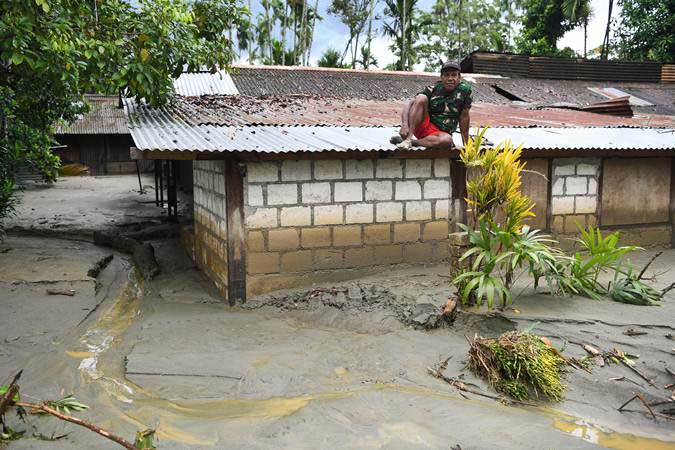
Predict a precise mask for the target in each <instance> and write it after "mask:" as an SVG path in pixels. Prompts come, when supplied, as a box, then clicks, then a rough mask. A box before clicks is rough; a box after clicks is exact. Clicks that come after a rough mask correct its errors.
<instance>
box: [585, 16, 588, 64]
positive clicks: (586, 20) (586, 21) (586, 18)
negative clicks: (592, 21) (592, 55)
mask: <svg viewBox="0 0 675 450" xmlns="http://www.w3.org/2000/svg"><path fill="white" fill-rule="evenodd" d="M587 42H588V16H586V17H585V18H584V59H586V57H587V56H588V52H587V51H586V43H587Z"/></svg>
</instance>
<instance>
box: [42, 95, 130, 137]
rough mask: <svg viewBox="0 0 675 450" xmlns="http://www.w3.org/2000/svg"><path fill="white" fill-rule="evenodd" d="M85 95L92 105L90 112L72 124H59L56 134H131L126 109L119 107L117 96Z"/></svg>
mask: <svg viewBox="0 0 675 450" xmlns="http://www.w3.org/2000/svg"><path fill="white" fill-rule="evenodd" d="M84 97H85V99H86V101H87V103H89V105H90V109H89V112H88V113H86V114H83V115H82V116H81V117H80V118H78V119H77V120H75V121H74V122H73V123H72V124H70V125H62V124H58V125H57V126H56V131H55V133H56V134H129V128H128V127H127V121H126V118H125V116H124V109H122V108H118V102H119V99H118V98H117V97H116V96H105V95H85V96H84Z"/></svg>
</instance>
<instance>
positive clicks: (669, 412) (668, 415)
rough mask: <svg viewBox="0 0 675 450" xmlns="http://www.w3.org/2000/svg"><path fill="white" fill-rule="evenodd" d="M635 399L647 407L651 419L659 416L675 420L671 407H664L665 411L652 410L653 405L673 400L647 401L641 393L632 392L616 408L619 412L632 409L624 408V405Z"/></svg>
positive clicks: (671, 402)
mask: <svg viewBox="0 0 675 450" xmlns="http://www.w3.org/2000/svg"><path fill="white" fill-rule="evenodd" d="M635 400H640V403H642V404H643V405H644V407H645V408H646V409H647V411H648V412H649V415H651V416H652V419H654V420H656V418H657V417H661V418H663V419H666V420H675V418H674V417H672V415H673V412H672V410H671V409H666V410H665V411H654V409H653V408H654V407H656V406H661V405H667V404H675V401H673V400H666V401H657V402H653V403H648V402H647V400H645V397H644V395H643V394H634V395H633V396H632V397H631V398H629V399H628V400H626V401H625V402H624V403H623V404H622V405H621V406H619V407H618V408H617V410H618V411H619V412H623V411H626V412H628V411H632V410H628V409H626V406H628V405H629V404H630V403H632V402H633V401H635Z"/></svg>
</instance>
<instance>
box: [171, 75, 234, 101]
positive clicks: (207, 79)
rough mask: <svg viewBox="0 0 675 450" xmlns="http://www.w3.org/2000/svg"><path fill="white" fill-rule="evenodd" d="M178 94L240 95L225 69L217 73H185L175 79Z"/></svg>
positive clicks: (191, 95) (174, 84)
mask: <svg viewBox="0 0 675 450" xmlns="http://www.w3.org/2000/svg"><path fill="white" fill-rule="evenodd" d="M173 87H174V89H175V90H176V93H177V94H178V95H183V96H186V97H193V96H200V95H239V90H237V86H235V85H234V82H233V81H232V77H231V76H230V74H229V73H227V72H225V71H220V72H217V73H213V74H212V73H208V72H200V73H184V74H181V76H179V77H178V79H177V80H175V81H174V83H173Z"/></svg>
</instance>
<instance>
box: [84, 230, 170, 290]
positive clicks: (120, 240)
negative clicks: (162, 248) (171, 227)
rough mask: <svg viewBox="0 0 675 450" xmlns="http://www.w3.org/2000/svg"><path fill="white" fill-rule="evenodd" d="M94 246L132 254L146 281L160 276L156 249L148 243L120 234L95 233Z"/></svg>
mask: <svg viewBox="0 0 675 450" xmlns="http://www.w3.org/2000/svg"><path fill="white" fill-rule="evenodd" d="M94 244H96V245H100V246H103V247H110V248H114V249H116V250H119V251H121V252H124V253H129V254H131V255H132V257H133V260H134V263H136V266H138V269H139V270H140V272H141V275H142V276H143V278H145V279H148V280H150V279H152V278H154V277H155V276H157V275H159V272H160V268H159V264H158V263H157V258H156V257H155V249H154V247H153V246H152V244H150V243H148V242H141V241H138V240H136V239H133V238H130V237H128V236H125V235H122V234H119V233H109V232H106V231H95V232H94Z"/></svg>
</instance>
